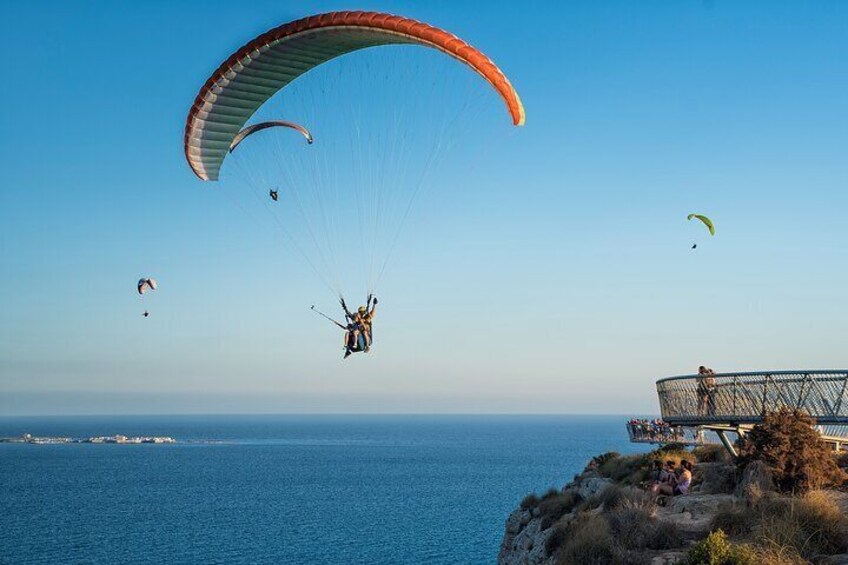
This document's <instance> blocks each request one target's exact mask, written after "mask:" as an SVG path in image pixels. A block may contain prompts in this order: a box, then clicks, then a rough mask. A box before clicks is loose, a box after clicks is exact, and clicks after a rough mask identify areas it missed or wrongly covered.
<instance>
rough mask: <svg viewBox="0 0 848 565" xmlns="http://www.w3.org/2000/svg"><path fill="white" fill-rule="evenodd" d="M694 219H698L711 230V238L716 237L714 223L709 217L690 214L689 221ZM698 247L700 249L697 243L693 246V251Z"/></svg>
mask: <svg viewBox="0 0 848 565" xmlns="http://www.w3.org/2000/svg"><path fill="white" fill-rule="evenodd" d="M692 218H697V219H698V220H700V221H701V223H703V224H704V225H705V226H707V229H708V230H710V235H711V236H712V235H715V225H713V221H712V220H710V219H709V218H708V217H706V216H703V215H701V214H689V215H688V216H686V219H687V220H690V221H691V220H692ZM697 247H698V244H697V243H693V244H692V249H697Z"/></svg>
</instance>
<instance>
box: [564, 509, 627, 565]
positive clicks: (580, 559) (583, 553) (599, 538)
mask: <svg viewBox="0 0 848 565" xmlns="http://www.w3.org/2000/svg"><path fill="white" fill-rule="evenodd" d="M564 539H565V544H564V545H563V546H562V549H561V551H560V553H559V555H558V559H557V565H609V564H610V563H615V561H616V560H615V552H614V550H613V545H612V537H611V536H610V530H609V525H608V524H607V521H606V520H604V519H603V518H602V517H601V516H598V515H588V514H584V515H582V516H580V517H579V518H578V519H577V520H575V521H574V522H572V524H571V525H570V526H569V528H568V530H567V532H565V534H564Z"/></svg>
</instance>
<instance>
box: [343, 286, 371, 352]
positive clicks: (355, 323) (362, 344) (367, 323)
mask: <svg viewBox="0 0 848 565" xmlns="http://www.w3.org/2000/svg"><path fill="white" fill-rule="evenodd" d="M339 302H340V303H341V305H342V310H344V313H345V318H346V319H347V328H346V331H345V341H344V347H345V355H344V356H345V359H347V358H348V357H350V354H351V353H355V352H357V351H365V352H370V351H371V343H372V324H373V320H374V311H375V309H376V306H377V299H376V298H375V297H374V296H372V295H368V301H367V302H366V304H367V306H360V307H359V308H358V309H357V311H356V312H354V313H351V312H350V310H348V307H347V304H345V301H344V298H341V299H339ZM369 307H370V310H369Z"/></svg>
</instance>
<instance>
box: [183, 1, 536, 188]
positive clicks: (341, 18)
mask: <svg viewBox="0 0 848 565" xmlns="http://www.w3.org/2000/svg"><path fill="white" fill-rule="evenodd" d="M401 44H411V45H421V46H425V47H431V48H434V49H437V50H439V51H441V52H443V53H445V54H447V55H449V56H451V57H453V58H455V59H457V60H459V61H461V62H463V63H465V64H466V65H468V66H469V67H470V68H471V69H473V70H474V71H476V72H477V73H478V74H479V75H480V76H482V77H483V78H484V79H485V80H486V81H487V82H488V83H489V84H490V85H491V86H492V87H493V88H494V89H495V90H496V91H497V92H498V94H500V96H501V98H503V100H504V102H505V103H506V106H507V109H508V110H509V113H510V116H511V117H512V121H513V123H514V124H515V125H517V126H520V125H523V124H524V106H523V105H522V104H521V99H520V98H519V97H518V93H517V92H516V91H515V89H514V88H513V87H512V85H511V84H510V82H509V80H508V79H507V78H506V75H504V73H503V71H501V70H500V69H499V68H498V67H497V66H496V65H495V64H494V63H493V62H492V61H491V59H489V58H488V57H487V56H486V55H484V54H483V53H482V52H480V51H478V50H477V49H475V48H474V47H472V46H471V45H469V44H468V43H466V42H465V41H463V40H462V39H460V38H458V37H457V36H455V35H453V34H451V33H449V32H447V31H444V30H441V29H439V28H436V27H433V26H430V25H427V24H425V23H422V22H418V21H416V20H412V19H409V18H404V17H401V16H393V15H391V14H383V13H378V12H330V13H326V14H320V15H316V16H310V17H307V18H302V19H300V20H296V21H293V22H290V23H287V24H284V25H281V26H279V27H276V28H274V29H271V30H269V31H267V32H265V33H264V34H262V35H260V36H259V37H257V38H255V39H253V40H251V41H250V42H248V43H247V44H246V45H244V46H243V47H242V48H241V49H239V50H238V51H236V52H235V53H233V54H232V55H231V56H230V57H229V58H228V59H227V60H226V61H225V62H224V63H223V64H222V65H221V66H220V67H219V68H218V70H217V71H215V72H214V73H213V74H212V76H211V77H209V79H208V80H207V81H206V84H205V85H204V86H203V88H201V90H200V93H199V94H198V95H197V97H196V98H195V100H194V104H193V105H192V107H191V110H190V111H189V114H188V118H187V119H186V127H185V138H184V150H185V156H186V160H187V161H188V163H189V165H190V166H191V169H192V171H194V173H195V174H196V175H197V176H198V177H199V178H200V179H202V180H217V179H218V175H219V172H220V169H221V165H222V163H223V161H224V158H225V157H226V156H227V154H228V152H229V150H230V148H231V147H232V146H233V143H234V141H235V139H236V137H237V136H238V135H239V132H241V131H242V128H243V127H244V124H245V123H246V122H247V120H248V119H249V118H250V117H251V116H252V115H253V114H254V113H255V112H256V110H257V109H259V107H260V106H262V105H263V104H264V103H265V102H266V101H267V100H268V99H269V98H271V97H272V96H274V94H276V93H277V92H278V91H280V90H281V89H284V88H285V87H286V86H288V85H289V84H290V83H291V82H292V81H294V80H295V79H296V78H298V77H299V76H301V75H303V74H304V73H307V72H308V71H310V70H311V69H313V68H315V67H317V66H319V65H322V64H323V63H326V62H327V61H330V60H332V59H335V58H336V57H339V56H340V55H344V54H346V53H351V52H353V51H357V50H360V49H366V48H369V47H378V46H381V45H401Z"/></svg>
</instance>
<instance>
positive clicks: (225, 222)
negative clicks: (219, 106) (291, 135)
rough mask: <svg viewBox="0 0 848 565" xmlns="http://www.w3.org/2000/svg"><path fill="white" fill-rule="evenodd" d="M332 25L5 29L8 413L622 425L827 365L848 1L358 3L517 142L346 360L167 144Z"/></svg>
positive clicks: (121, 11)
mask: <svg viewBox="0 0 848 565" xmlns="http://www.w3.org/2000/svg"><path fill="white" fill-rule="evenodd" d="M350 7H351V6H350V5H346V4H343V3H340V2H281V1H279V0H277V1H273V2H262V1H257V2H252V3H251V5H250V8H249V9H247V8H245V6H244V5H243V4H239V3H235V2H204V3H203V4H191V3H174V2H145V3H116V2H109V3H105V2H104V3H87V4H80V3H66V2H41V3H24V2H19V3H15V4H7V5H6V6H5V7H4V13H5V16H6V17H4V24H3V26H2V28H3V29H2V33H0V45H2V48H3V52H4V53H6V54H7V56H6V58H5V61H4V65H5V72H4V76H6V77H7V80H4V81H2V83H0V107H2V108H3V112H2V118H0V129H2V131H0V133H2V135H0V139H2V141H0V143H2V146H3V147H2V152H0V155H2V157H0V159H2V166H1V167H0V271H2V272H0V274H2V281H3V283H2V285H0V312H2V315H0V414H49V413H158V412H575V413H582V412H593V413H598V412H599V413H644V412H652V411H655V410H656V399H655V393H654V389H653V383H654V380H655V379H656V378H659V377H662V376H667V375H671V374H680V373H687V372H692V371H693V369H694V368H696V367H697V366H698V365H700V364H707V365H710V366H712V367H714V368H715V369H716V370H717V371H736V370H739V371H741V370H757V369H777V368H785V369H790V368H796V367H804V368H830V367H845V366H846V359H845V346H844V336H845V334H846V330H848V306H846V301H845V292H846V291H845V289H846V284H845V280H846V275H848V268H846V265H848V261H846V260H848V237H846V232H845V228H844V210H845V207H846V204H848V196H846V190H845V186H846V182H848V160H846V159H845V155H846V152H848V128H846V126H845V125H846V123H848V72H846V63H845V61H848V5H846V4H845V3H840V2H817V3H811V2H807V3H802V2H744V3H743V2H725V1H722V0H714V1H713V2H698V1H691V2H690V1H684V2H675V3H669V2H639V3H634V2H624V1H622V2H604V3H600V2H564V3H553V2H550V3H547V2H546V3H543V2H522V3H520V4H519V3H515V2H513V3H509V2H487V3H485V6H483V5H482V4H481V3H477V2H456V1H454V2H423V1H418V2H367V3H365V4H362V5H359V6H356V7H357V8H362V9H372V10H380V11H389V12H394V13H398V14H402V15H406V16H410V17H414V18H418V19H421V20H424V21H427V22H430V23H432V24H434V25H437V26H442V27H445V28H447V29H449V30H451V31H453V32H455V33H456V34H458V35H459V36H461V37H463V38H465V39H466V40H468V41H469V42H471V43H473V44H474V45H476V46H478V47H479V48H481V49H482V50H484V51H485V52H486V53H487V54H489V55H490V56H491V57H492V58H493V59H494V60H495V61H496V62H497V63H498V64H499V66H500V67H501V68H502V69H503V70H504V71H505V72H506V73H507V74H508V75H509V76H510V78H511V79H512V82H513V84H514V85H515V87H516V88H517V89H518V91H519V92H520V93H521V96H522V98H523V100H524V104H525V107H526V109H527V125H526V127H525V128H523V130H521V131H518V132H515V133H514V134H512V135H510V136H509V141H508V143H504V144H502V145H500V146H499V147H498V148H497V149H496V150H494V151H492V152H491V153H490V154H488V155H486V159H487V160H488V162H487V163H486V166H484V167H481V168H480V170H477V171H476V172H474V173H473V174H469V175H468V177H467V180H465V181H463V182H464V184H463V187H462V188H463V189H462V190H451V191H448V190H444V191H443V192H442V193H440V194H439V198H425V199H421V200H420V201H419V202H418V203H417V205H416V206H415V208H414V213H413V214H412V215H411V216H410V218H409V220H408V223H407V225H406V226H405V230H404V235H403V237H402V238H401V240H400V244H399V245H400V249H401V253H400V258H399V259H398V260H396V261H394V262H393V264H392V267H391V271H390V273H389V275H388V276H387V277H386V278H385V280H384V281H383V283H382V285H381V287H380V288H379V289H378V290H379V295H380V297H381V299H382V300H381V307H382V310H381V312H380V319H379V322H378V323H379V325H378V331H379V343H378V347H375V351H374V353H373V354H372V355H370V356H369V357H367V358H353V359H350V360H348V361H347V362H344V363H343V362H342V361H341V359H340V357H341V355H340V353H341V351H340V337H339V335H338V333H337V332H336V331H334V330H333V328H332V326H330V325H328V324H327V323H326V322H322V321H321V320H320V319H318V318H317V317H315V316H314V314H312V313H311V312H310V311H309V306H310V305H311V304H320V305H322V306H325V307H326V308H332V307H333V298H332V296H331V295H329V293H328V292H327V291H326V290H324V289H323V288H322V287H321V286H320V283H319V282H318V281H317V280H316V277H315V274H314V273H313V272H312V271H311V270H310V269H309V268H308V267H306V266H305V265H304V264H303V261H302V260H300V258H299V257H297V255H296V253H295V252H294V251H293V250H292V249H291V248H290V247H286V246H285V245H267V244H266V241H267V238H268V237H269V235H268V233H265V232H263V231H262V228H261V227H260V226H257V225H253V224H249V223H247V222H246V221H245V220H244V218H243V217H241V216H240V215H239V214H238V212H237V211H236V210H234V208H233V206H232V205H231V203H229V202H228V201H227V200H226V199H224V198H221V197H220V194H218V193H216V192H215V191H214V189H210V188H209V187H207V186H204V185H203V183H201V182H200V181H198V180H197V179H196V178H195V177H194V176H193V175H192V174H191V172H190V170H189V168H188V167H187V165H186V163H185V160H184V158H183V154H182V134H183V125H184V120H185V115H186V113H187V110H188V108H189V106H190V104H191V102H192V100H193V98H194V96H195V95H196V93H197V90H198V88H199V87H200V86H201V84H202V83H203V81H204V80H205V79H206V77H207V76H208V75H209V74H210V73H211V71H212V70H214V68H215V67H216V66H217V65H218V64H219V63H220V62H221V61H222V60H223V59H224V58H225V57H227V56H228V55H229V54H230V53H231V52H232V51H233V50H235V49H236V48H237V47H239V46H240V45H242V44H243V43H244V42H246V41H247V40H249V39H250V38H252V37H254V36H256V35H257V34H258V33H261V32H262V31H265V30H266V29H268V28H270V27H273V26H275V25H278V24H280V23H283V22H285V21H288V20H291V19H294V18H297V17H300V16H304V15H308V14H311V13H319V12H323V11H329V10H335V9H346V8H350ZM497 111H503V110H502V108H498V110H497ZM693 211H698V212H703V213H706V214H708V215H710V216H711V217H712V218H713V219H714V220H715V222H716V225H717V229H718V234H717V235H716V237H714V238H712V239H709V240H707V239H706V238H704V237H702V236H701V235H699V234H698V233H697V229H696V226H693V225H692V224H689V223H687V222H686V221H685V217H686V215H687V214H688V213H690V212H693ZM695 240H698V241H699V248H698V249H697V250H695V251H692V250H690V249H689V247H690V245H691V243H692V242H693V241H695ZM146 273H150V274H151V275H153V276H156V277H157V278H158V279H159V282H160V285H161V288H160V290H159V291H157V293H156V295H154V296H152V297H150V298H151V299H150V301H149V307H150V309H151V310H152V311H153V314H154V315H152V316H151V317H150V318H148V319H142V318H141V316H140V315H139V314H140V311H141V309H143V308H144V307H147V306H148V304H142V303H140V301H139V299H138V297H137V296H135V295H134V290H133V286H134V284H135V281H136V279H137V278H138V277H139V276H140V275H142V274H146ZM361 357H364V356H361Z"/></svg>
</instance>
